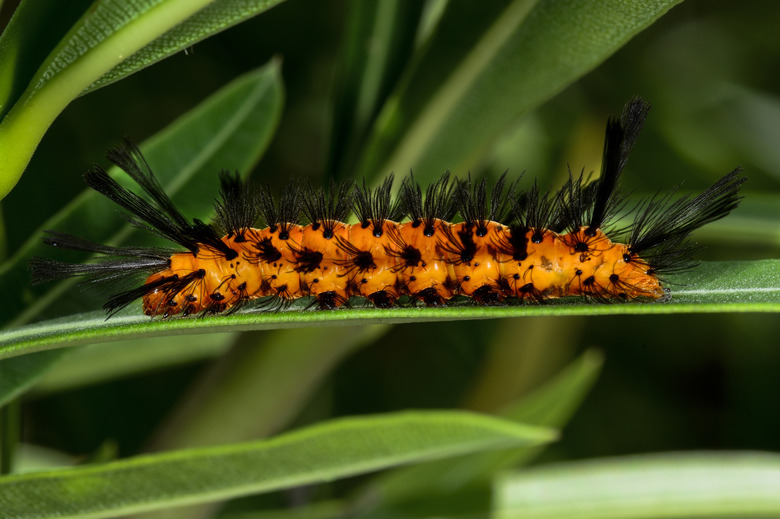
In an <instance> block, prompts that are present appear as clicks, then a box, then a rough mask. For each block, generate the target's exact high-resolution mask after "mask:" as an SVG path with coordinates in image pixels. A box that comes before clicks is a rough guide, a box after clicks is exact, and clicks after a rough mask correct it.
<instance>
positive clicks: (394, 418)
mask: <svg viewBox="0 0 780 519" xmlns="http://www.w3.org/2000/svg"><path fill="white" fill-rule="evenodd" d="M554 436H555V434H554V432H552V431H550V430H549V429H542V428H535V427H530V426H519V425H517V424H512V423H509V422H505V421H502V420H497V419H495V418H489V417H485V416H480V415H474V414H471V413H462V412H450V411H433V412H406V413H394V414H389V415H382V416H373V417H362V418H350V419H341V420H334V421H331V422H328V423H325V424H321V425H317V426H313V427H309V428H306V429H303V430H299V431H296V432H293V433H289V434H286V435H283V436H280V437H277V438H274V439H271V440H263V441H259V442H251V443H244V444H235V445H228V446H222V447H208V448H202V449H190V450H183V451H174V452H169V453H164V454H158V455H150V456H139V457H136V458H131V459H127V460H121V461H117V462H113V463H107V464H103V465H95V466H86V467H81V468H76V469H69V470H59V471H53V472H47V473H38V474H27V475H19V476H9V477H6V478H2V479H0V508H2V509H3V510H5V511H6V512H8V513H9V514H10V516H12V517H16V518H19V519H22V518H36V517H50V516H53V515H58V516H59V517H113V516H117V515H124V514H127V513H129V512H137V511H143V510H152V509H159V508H164V507H166V506H176V505H184V504H191V503H199V502H205V501H211V500H215V499H220V498H226V497H232V496H238V495H246V494H250V493H258V492H267V491H271V490H276V489H281V488H288V487H291V486H297V485H301V484H306V483H314V482H319V481H327V480H331V479H335V478H340V477H345V476H349V475H354V474H360V473H364V472H367V471H371V470H377V469H381V468H384V467H388V466H393V465H397V464H400V463H408V462H414V461H417V460H420V459H428V458H435V457H443V456H450V455H455V454H459V453H463V452H473V451H476V450H482V449H496V448H503V447H509V446H517V445H519V444H526V443H527V444H538V443H542V442H547V441H551V440H552V439H553V438H554ZM337 446H340V449H337V450H339V451H340V452H339V453H338V454H337V455H336V456H335V458H334V454H333V451H334V448H336V447H337ZM260 467H262V470H259V468H260ZM120 495H121V496H122V498H121V499H119V498H118V497H119V496H120ZM30 496H32V499H31V498H30Z"/></svg>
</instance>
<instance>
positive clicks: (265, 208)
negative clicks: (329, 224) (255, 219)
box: [258, 179, 302, 240]
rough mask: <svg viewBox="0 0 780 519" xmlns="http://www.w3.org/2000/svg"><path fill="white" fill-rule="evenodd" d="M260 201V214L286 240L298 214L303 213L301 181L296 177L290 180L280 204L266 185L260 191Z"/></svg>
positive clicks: (273, 230) (282, 194) (283, 190)
mask: <svg viewBox="0 0 780 519" xmlns="http://www.w3.org/2000/svg"><path fill="white" fill-rule="evenodd" d="M258 202H259V204H260V214H261V215H262V216H263V218H264V219H265V223H266V225H268V227H270V228H271V232H276V231H277V230H278V231H279V238H281V239H283V240H286V239H287V237H288V236H289V233H290V229H292V227H293V226H294V225H296V223H297V221H298V216H299V215H300V214H301V209H302V207H301V206H302V198H301V190H300V183H299V182H298V181H297V180H294V179H293V180H290V182H289V183H288V184H287V185H286V186H284V189H282V193H281V196H280V197H279V203H278V204H277V203H275V202H274V197H273V196H272V195H271V190H270V188H269V187H268V185H266V186H265V187H264V188H263V189H261V190H260V192H259V196H258Z"/></svg>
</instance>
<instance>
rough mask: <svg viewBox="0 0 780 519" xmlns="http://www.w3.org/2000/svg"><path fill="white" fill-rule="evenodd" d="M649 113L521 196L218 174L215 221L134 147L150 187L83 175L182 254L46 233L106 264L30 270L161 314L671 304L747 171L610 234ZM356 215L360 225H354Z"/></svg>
mask: <svg viewBox="0 0 780 519" xmlns="http://www.w3.org/2000/svg"><path fill="white" fill-rule="evenodd" d="M649 108H650V107H649V105H648V104H647V103H646V102H644V101H643V100H641V99H639V98H634V99H632V100H631V101H629V103H627V104H626V106H625V107H624V109H623V113H622V116H621V117H620V118H610V119H609V120H608V122H607V127H606V136H605V140H604V151H603V160H602V168H601V173H600V175H599V177H598V178H597V179H596V180H594V181H589V179H588V178H586V177H585V176H584V175H583V174H580V175H579V176H576V177H575V176H574V175H572V174H571V171H570V172H569V178H568V181H567V182H566V183H565V184H564V185H563V186H562V187H561V188H560V190H558V191H557V192H552V191H550V190H547V191H543V190H541V189H540V188H539V186H538V184H537V183H536V182H534V183H533V184H532V185H531V187H530V188H529V189H527V190H520V189H519V188H518V186H519V180H520V179H519V178H518V179H516V180H514V181H511V182H509V181H508V180H507V173H504V175H502V176H501V177H500V178H499V179H498V180H497V181H496V182H495V183H494V185H493V186H492V188H490V189H488V185H487V182H486V181H485V180H484V179H481V180H472V178H471V176H470V175H469V177H467V178H465V179H463V180H457V179H454V178H453V177H452V176H451V175H450V174H449V173H445V174H444V175H443V176H442V177H441V178H440V179H439V180H438V181H436V182H434V183H432V184H430V185H429V186H427V188H425V189H424V190H423V188H422V187H421V186H420V185H419V184H418V183H417V182H416V181H415V180H414V177H413V175H412V174H411V173H410V175H409V176H408V177H407V178H405V179H404V180H403V182H402V183H401V184H400V190H399V194H398V196H397V197H394V196H393V189H392V186H393V176H392V175H390V176H388V177H387V178H386V179H385V180H384V182H382V183H381V184H380V185H379V186H378V187H375V188H371V187H369V186H368V185H367V184H366V181H365V180H364V181H363V182H362V183H355V184H353V183H352V182H349V181H346V182H341V183H335V182H331V184H330V186H329V188H328V189H317V188H314V187H312V186H311V184H309V183H301V182H298V181H292V182H290V183H289V184H288V185H287V186H286V187H285V188H284V189H283V190H282V192H281V194H280V196H279V197H278V198H275V197H274V196H272V194H271V192H270V189H269V188H268V187H267V186H265V187H258V186H255V185H253V184H250V183H247V182H244V181H243V180H241V178H240V177H239V176H238V175H237V174H230V173H228V172H225V171H223V172H221V173H220V184H221V191H220V195H219V198H218V199H217V201H216V205H215V213H216V216H215V218H214V221H213V222H211V223H205V222H203V221H200V220H194V221H189V220H188V219H187V218H185V217H184V216H183V215H182V214H181V212H180V211H179V210H178V209H177V208H176V206H175V205H174V203H173V202H172V200H171V199H170V198H169V197H168V195H166V194H165V192H164V191H163V189H162V187H161V186H160V184H159V182H158V181H157V179H156V178H155V176H154V174H153V172H152V170H151V168H150V167H149V165H148V164H147V163H146V160H145V159H144V157H143V155H142V154H141V152H140V151H139V150H138V148H137V147H135V146H134V145H133V144H132V143H130V142H129V141H125V142H124V144H123V145H121V146H119V147H117V148H115V149H113V150H110V151H109V152H108V159H109V160H110V161H111V162H113V163H114V164H116V165H117V166H119V168H120V169H121V170H123V171H124V172H126V173H127V174H128V175H129V176H130V177H131V178H132V179H133V180H134V181H135V183H136V184H137V185H138V186H139V187H140V189H141V191H142V192H143V195H139V194H136V193H135V192H133V191H131V190H129V189H126V188H124V187H122V186H120V185H119V184H118V183H117V182H116V181H115V180H114V179H112V178H111V177H110V176H109V175H108V174H107V173H106V172H105V171H104V170H103V169H102V168H101V167H99V166H95V167H94V168H93V169H92V170H90V171H88V172H87V173H86V174H85V180H86V183H87V184H88V185H89V186H90V187H91V188H92V189H94V190H96V191H98V192H100V193H102V194H103V195H105V196H106V197H108V198H109V199H111V200H112V201H113V202H115V203H116V204H118V205H119V206H121V207H122V208H123V209H124V210H125V211H127V213H129V219H130V221H131V222H132V223H133V224H134V225H135V226H137V227H140V228H142V229H146V230H148V231H150V232H152V233H154V234H156V235H158V236H161V237H163V238H165V239H167V240H169V241H170V242H172V243H174V244H176V245H178V246H180V247H181V249H172V248H153V247H113V246H108V245H101V244H98V243H93V242H90V241H87V240H84V239H81V238H78V237H75V236H72V235H69V234H64V233H59V232H53V231H49V232H48V236H47V237H46V238H45V239H44V241H45V242H46V243H47V244H49V245H52V246H55V247H62V248H67V249H75V250H81V251H87V252H91V253H95V254H96V256H97V261H95V262H92V263H85V264H69V263H64V262H61V261H58V260H54V259H47V258H34V259H33V261H32V264H31V269H32V273H33V277H34V280H35V281H36V282H45V281H50V280H53V279H61V278H66V277H73V276H83V277H84V278H85V282H86V283H102V284H105V283H113V284H116V283H119V284H120V285H123V284H125V283H128V282H132V280H134V279H136V278H138V277H142V278H145V281H144V282H143V283H141V284H136V285H135V286H132V288H129V289H125V290H120V291H118V292H116V293H114V294H113V295H111V296H110V297H109V299H108V300H107V302H106V303H105V305H104V309H105V310H106V312H107V313H108V314H109V317H110V316H111V315H113V314H114V313H116V312H117V311H119V310H120V309H122V308H124V307H126V306H127V305H129V304H130V303H132V302H134V301H136V300H138V299H141V300H142V301H143V309H144V312H145V314H146V315H149V316H152V317H155V316H162V317H163V318H167V317H169V316H174V315H178V316H187V315H192V314H198V315H205V314H213V313H221V312H227V313H229V312H234V311H236V310H237V309H239V308H241V307H242V306H243V305H244V304H246V303H247V302H248V301H250V300H253V299H260V301H259V306H260V308H262V309H265V310H278V309H280V308H284V307H285V306H287V305H289V304H290V303H291V302H292V301H294V300H296V299H299V298H303V297H310V298H311V304H310V305H309V307H315V308H319V309H323V310H325V309H334V308H338V307H342V306H345V305H348V304H349V301H350V298H352V297H354V296H360V297H362V298H364V299H363V300H364V301H366V303H367V304H373V305H374V306H376V307H379V308H389V307H392V306H394V305H397V304H399V303H400V302H406V303H407V304H424V305H428V306H436V305H445V304H448V302H451V301H453V300H455V299H462V298H463V297H464V296H465V297H466V298H469V299H470V300H471V302H473V304H480V305H494V304H509V303H512V302H519V303H523V302H529V303H535V302H538V303H541V302H545V301H547V300H549V299H553V298H561V297H567V296H581V297H584V298H586V299H588V300H592V301H596V302H610V301H621V300H623V301H628V300H648V301H651V300H666V299H668V298H669V297H670V296H669V289H668V287H666V286H665V282H664V281H663V279H664V275H666V274H668V273H670V272H677V271H680V270H684V269H688V268H691V267H693V266H695V264H696V262H695V260H694V259H693V257H694V255H695V253H696V252H697V251H698V249H699V247H698V246H697V245H696V244H694V243H693V242H691V241H690V239H689V235H690V234H691V232H692V231H693V230H695V229H697V228H698V227H701V226H702V225H705V224H707V223H709V222H712V221H714V220H717V219H719V218H722V217H724V216H725V215H727V214H728V213H729V212H730V211H731V210H732V209H734V208H735V207H736V205H737V203H738V201H739V196H738V191H739V188H740V186H741V185H742V184H743V182H744V181H745V180H746V179H745V178H743V177H741V176H740V173H741V170H740V168H737V169H735V170H734V171H732V172H731V173H729V174H727V175H725V176H724V177H723V178H721V179H720V180H718V181H717V182H715V184H713V185H712V186H711V187H709V188H708V189H706V190H705V191H703V192H702V193H701V194H699V195H697V196H683V197H679V198H674V191H672V192H670V193H668V194H665V195H656V196H654V197H651V198H649V199H646V200H643V201H641V202H639V203H638V205H637V206H636V207H634V209H633V211H632V212H633V213H634V214H635V216H634V219H633V222H632V223H631V224H630V225H629V226H628V227H627V228H625V229H624V230H623V231H619V232H615V231H613V230H611V229H612V227H613V226H614V222H615V221H616V220H617V218H618V216H620V215H621V214H623V213H624V212H625V211H624V209H625V207H626V205H627V196H626V195H625V194H624V193H622V192H621V191H620V189H619V180H620V177H621V173H622V171H623V169H624V167H625V165H626V162H627V161H628V157H629V154H630V152H631V150H632V148H633V146H634V143H635V142H636V139H637V137H638V135H639V133H640V130H641V128H642V126H643V124H644V121H645V118H646V116H647V113H648V110H649ZM350 214H354V216H355V217H356V220H357V221H356V223H346V222H347V221H348V219H349V217H350ZM302 216H303V219H302V218H301V217H302ZM258 221H262V222H263V224H262V226H260V227H255V226H256V225H257V222H258ZM610 235H612V236H613V237H614V236H615V235H618V236H622V237H623V238H624V239H623V242H621V241H620V240H617V241H612V239H611V238H610V237H609V236H610ZM136 283H137V282H136Z"/></svg>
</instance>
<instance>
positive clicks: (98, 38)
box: [0, 0, 281, 197]
mask: <svg viewBox="0 0 780 519" xmlns="http://www.w3.org/2000/svg"><path fill="white" fill-rule="evenodd" d="M279 1H281V0H265V1H260V2H257V1H254V2H252V1H250V0H243V1H240V0H138V1H135V2H132V3H127V2H125V1H122V0H97V1H96V2H95V3H93V4H92V5H91V6H90V7H89V9H88V10H87V11H86V12H85V13H84V15H83V16H82V17H81V18H80V19H79V20H78V21H77V22H76V23H75V25H73V27H72V28H71V29H70V31H69V32H68V34H66V35H65V37H64V38H63V39H62V40H61V41H60V43H59V44H58V45H57V47H56V48H55V49H54V50H53V51H52V52H51V53H50V54H49V56H48V58H47V59H46V60H45V61H44V62H43V63H42V64H41V65H40V67H39V68H38V72H37V73H36V74H35V76H34V77H32V78H31V80H30V82H29V84H28V85H27V88H26V89H25V91H24V93H23V94H22V95H21V96H20V97H19V99H18V100H17V101H16V103H15V104H14V106H13V107H12V108H11V109H10V110H9V111H8V112H7V114H6V115H5V117H4V118H3V120H2V121H0V196H2V197H4V196H5V195H6V194H7V193H8V192H9V191H10V190H11V189H12V188H13V186H14V185H15V184H16V182H17V181H18V180H19V177H21V175H22V172H23V171H24V169H25V167H27V163H28V162H29V160H30V158H31V157H32V154H33V153H34V151H35V148H36V147H37V146H38V142H40V140H41V138H43V135H44V133H45V132H46V130H47V129H48V128H49V126H50V125H51V123H52V122H53V121H54V119H55V118H56V117H57V116H58V115H59V113H60V112H62V110H64V109H65V107H66V106H67V105H68V104H69V103H70V102H71V101H72V100H73V99H75V98H76V97H78V96H79V95H81V94H82V93H83V92H84V91H85V90H86V89H88V88H90V87H91V86H93V88H94V87H96V86H100V85H103V84H108V83H110V82H112V81H116V80H117V79H120V78H121V77H124V76H125V75H127V74H129V73H131V72H133V71H135V70H138V69H140V68H143V67H145V66H147V65H149V64H151V63H153V62H155V61H157V60H159V59H162V58H163V57H165V56H166V55H168V54H170V53H172V52H175V51H176V50H178V49H180V48H183V47H187V46H189V45H191V44H192V43H194V42H196V41H199V40H201V39H203V38H205V37H207V36H210V35H211V34H214V33H216V32H219V31H220V30H222V29H224V28H226V27H228V26H230V25H232V24H235V23H237V22H239V21H241V20H243V19H245V18H247V17H249V16H252V15H254V14H258V13H260V12H262V11H264V10H266V9H268V8H269V7H271V6H273V5H275V4H277V3H278V2H279ZM150 44H151V45H150ZM139 51H140V54H137V55H136V53H138V52H139ZM123 62H127V63H126V64H125V65H123ZM96 82H97V85H93V83H96Z"/></svg>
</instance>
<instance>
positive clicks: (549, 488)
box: [493, 452, 780, 519]
mask: <svg viewBox="0 0 780 519" xmlns="http://www.w3.org/2000/svg"><path fill="white" fill-rule="evenodd" d="M778 488H780V456H778V455H777V454H769V453H737V452H730V453H729V452H717V453H716V452H713V453H692V454H687V453H680V454H661V455H646V456H632V457H625V458H615V459H602V460H589V461H583V462H577V463H561V464H556V465H550V466H547V467H540V468H537V469H531V470H526V471H523V472H519V473H516V474H513V475H510V476H508V477H506V478H504V479H502V480H500V481H499V482H498V483H497V485H496V500H495V513H494V515H493V517H494V518H496V519H513V518H518V519H520V518H522V519H542V518H554V517H555V518H557V517H566V518H567V519H597V518H598V519H612V518H615V519H617V518H619V519H650V518H652V519H660V518H666V517H668V518H679V517H700V518H709V517H734V518H736V517H778V516H780V492H778V491H777V489H778Z"/></svg>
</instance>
